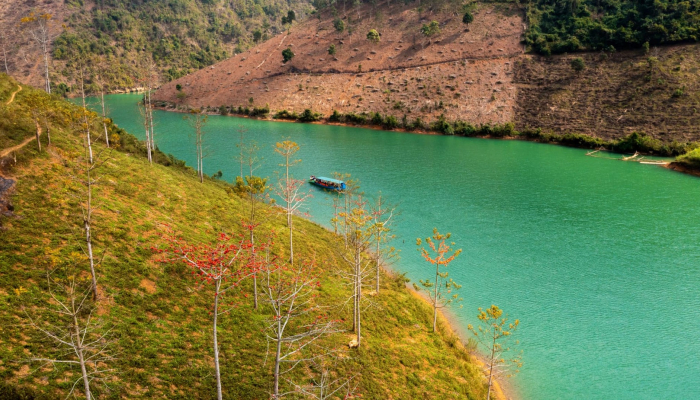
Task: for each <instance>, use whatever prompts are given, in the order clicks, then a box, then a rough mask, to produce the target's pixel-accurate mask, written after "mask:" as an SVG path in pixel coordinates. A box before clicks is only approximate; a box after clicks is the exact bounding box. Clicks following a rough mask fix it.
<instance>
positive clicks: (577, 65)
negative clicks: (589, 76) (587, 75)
mask: <svg viewBox="0 0 700 400" xmlns="http://www.w3.org/2000/svg"><path fill="white" fill-rule="evenodd" d="M585 68H586V63H585V62H583V58H581V57H576V58H574V59H573V60H571V69H573V70H574V71H576V72H580V71H583V70H584V69H585Z"/></svg>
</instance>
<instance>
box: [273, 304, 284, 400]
mask: <svg viewBox="0 0 700 400" xmlns="http://www.w3.org/2000/svg"><path fill="white" fill-rule="evenodd" d="M281 355H282V318H281V317H280V316H278V319H277V350H276V351H275V387H274V395H273V396H272V398H273V399H275V400H277V399H279V393H280V357H281Z"/></svg>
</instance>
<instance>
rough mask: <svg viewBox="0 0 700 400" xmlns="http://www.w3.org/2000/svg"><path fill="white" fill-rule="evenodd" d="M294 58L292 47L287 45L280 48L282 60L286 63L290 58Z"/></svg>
mask: <svg viewBox="0 0 700 400" xmlns="http://www.w3.org/2000/svg"><path fill="white" fill-rule="evenodd" d="M292 58H294V52H293V51H292V49H290V48H289V47H287V48H286V49H284V50H282V62H283V63H285V64H286V63H287V62H288V61H291V59H292Z"/></svg>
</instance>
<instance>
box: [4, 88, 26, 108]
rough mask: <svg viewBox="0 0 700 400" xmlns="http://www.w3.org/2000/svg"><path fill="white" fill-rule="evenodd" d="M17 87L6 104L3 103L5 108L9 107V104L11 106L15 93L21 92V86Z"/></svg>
mask: <svg viewBox="0 0 700 400" xmlns="http://www.w3.org/2000/svg"><path fill="white" fill-rule="evenodd" d="M17 86H19V89H17V91H16V92H14V93H12V96H10V100H8V101H7V103H5V105H6V106H9V105H10V104H12V102H13V101H15V95H17V93H19V92H21V91H22V85H17Z"/></svg>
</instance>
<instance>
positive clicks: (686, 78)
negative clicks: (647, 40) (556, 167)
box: [515, 45, 700, 143]
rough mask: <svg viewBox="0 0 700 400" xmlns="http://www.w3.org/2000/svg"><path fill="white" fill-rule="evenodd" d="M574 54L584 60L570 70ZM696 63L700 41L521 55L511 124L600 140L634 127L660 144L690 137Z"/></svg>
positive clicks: (698, 128)
mask: <svg viewBox="0 0 700 400" xmlns="http://www.w3.org/2000/svg"><path fill="white" fill-rule="evenodd" d="M575 57H581V58H583V60H584V62H585V65H586V68H585V69H584V70H583V71H580V72H576V71H574V70H573V69H572V68H571V60H572V59H574V58H575ZM650 57H651V62H650ZM699 66H700V45H686V46H672V47H665V48H659V49H652V51H651V52H650V54H642V52H641V51H629V52H622V53H617V54H613V55H611V56H608V55H604V54H597V53H592V54H577V55H575V56H560V57H533V58H528V59H525V60H523V61H522V62H519V63H518V64H517V67H516V68H515V71H516V74H515V82H516V85H517V86H518V106H517V108H516V111H515V121H516V125H517V126H518V127H519V128H525V127H533V128H538V127H539V128H543V129H545V130H547V131H551V132H555V133H567V132H575V133H585V134H588V135H592V136H597V137H602V138H605V139H617V138H620V137H622V136H625V135H628V134H630V133H632V132H635V131H637V132H645V133H647V134H649V135H652V136H654V137H655V138H657V139H659V140H662V141H664V142H672V141H678V142H682V143H684V142H689V141H697V140H700V74H699V73H698V67H699ZM677 90H678V91H677Z"/></svg>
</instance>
